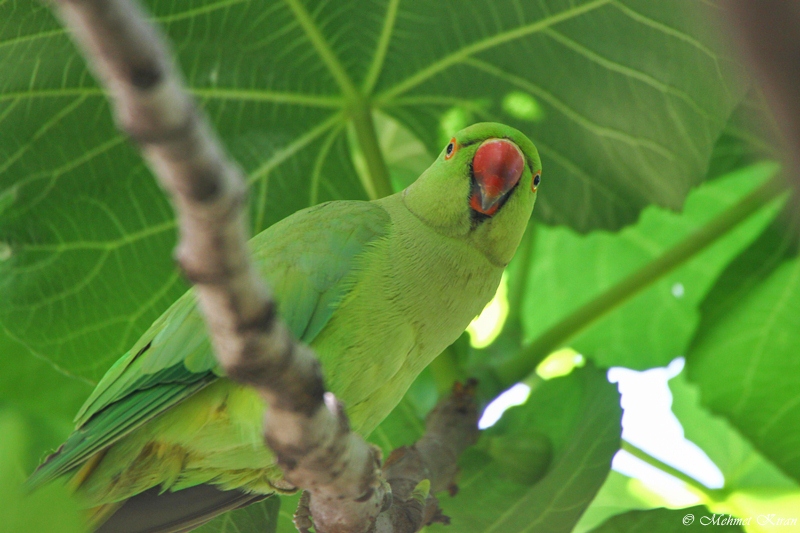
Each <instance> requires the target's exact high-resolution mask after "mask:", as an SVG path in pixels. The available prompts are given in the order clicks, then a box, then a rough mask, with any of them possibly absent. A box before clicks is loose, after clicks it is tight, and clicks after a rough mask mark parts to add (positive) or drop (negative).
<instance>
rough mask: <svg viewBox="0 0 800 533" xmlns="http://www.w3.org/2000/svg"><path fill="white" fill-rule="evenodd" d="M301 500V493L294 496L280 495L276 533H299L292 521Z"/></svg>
mask: <svg viewBox="0 0 800 533" xmlns="http://www.w3.org/2000/svg"><path fill="white" fill-rule="evenodd" d="M299 501H300V493H299V492H298V493H297V494H295V495H294V496H281V497H280V502H281V505H280V511H279V512H278V524H277V529H276V530H275V531H276V533H297V528H296V527H294V522H293V521H292V519H293V517H294V512H295V510H296V509H297V503H298V502H299Z"/></svg>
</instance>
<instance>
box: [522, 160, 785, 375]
mask: <svg viewBox="0 0 800 533" xmlns="http://www.w3.org/2000/svg"><path fill="white" fill-rule="evenodd" d="M776 169H777V167H776V165H775V164H772V163H762V164H758V165H754V166H751V167H747V168H745V169H742V170H739V171H737V172H735V173H732V174H730V175H728V176H726V177H725V178H720V179H718V180H715V181H714V182H710V183H707V184H704V185H702V186H701V187H699V188H698V189H697V190H695V191H693V192H692V194H691V195H690V196H689V198H688V200H687V202H686V206H685V207H684V210H683V213H681V214H676V213H671V212H668V211H665V210H664V209H660V208H657V207H649V208H648V209H646V210H645V211H644V212H643V213H642V216H641V219H640V220H639V222H637V223H636V225H634V226H631V227H628V228H626V229H624V230H622V231H621V232H619V233H617V234H608V233H604V232H596V233H592V234H590V235H586V236H580V235H577V234H575V233H574V232H572V231H570V230H568V229H566V228H547V227H543V226H539V227H538V233H537V235H536V237H535V241H534V242H535V244H534V246H535V251H534V253H533V258H532V260H531V267H530V269H529V270H528V278H529V279H528V281H527V292H526V298H525V299H524V301H523V302H522V305H523V308H522V312H521V317H522V322H523V326H524V328H525V334H526V337H527V338H528V339H532V338H535V337H536V336H537V335H538V334H540V333H541V332H543V331H545V330H546V329H547V328H548V327H550V326H551V325H553V324H554V323H556V322H558V321H559V320H561V319H563V318H564V317H565V316H568V315H569V314H570V313H573V312H575V311H576V310H577V309H579V308H580V307H581V306H582V305H584V304H585V303H586V302H588V301H591V300H592V299H593V298H595V297H596V296H597V295H598V294H601V293H602V292H604V291H605V290H607V289H608V288H609V287H611V286H613V285H614V284H615V283H617V282H619V281H621V280H622V279H624V278H625V277H626V276H628V275H630V274H631V273H633V272H635V271H636V270H637V269H638V268H640V267H641V266H642V265H644V264H646V263H647V262H649V261H651V260H653V259H655V258H657V257H659V256H660V255H661V254H663V253H664V252H665V251H666V250H667V249H669V248H670V247H671V246H674V245H675V244H677V243H678V242H680V241H681V240H683V239H685V238H687V237H689V236H690V235H692V233H693V232H694V231H696V230H697V229H699V228H700V227H702V226H703V225H704V224H706V223H707V222H709V221H710V220H711V219H712V218H714V217H715V216H716V215H718V214H719V213H720V212H722V211H723V210H725V209H726V208H728V207H730V206H732V205H733V204H735V203H736V202H737V201H738V200H740V199H741V198H742V197H743V196H745V195H746V194H748V193H749V192H751V191H752V190H753V189H755V188H756V187H757V186H759V185H760V184H761V183H762V182H763V181H764V180H765V179H766V178H767V177H769V176H771V175H773V174H774V173H775V172H776ZM776 209H777V208H775V207H771V208H768V209H762V210H761V211H760V212H759V213H757V214H756V215H753V216H751V217H750V219H748V220H747V221H745V222H744V223H742V224H740V225H739V226H738V227H736V228H733V229H731V231H730V232H729V233H728V234H727V235H725V237H723V238H721V239H719V240H718V241H717V242H716V243H714V244H713V245H711V246H710V247H709V248H707V249H706V250H705V251H703V252H701V253H699V254H698V255H697V256H695V257H694V258H692V259H691V260H690V261H688V262H687V263H685V264H684V265H683V266H681V267H679V268H677V269H676V270H674V271H673V272H671V273H669V274H667V275H666V276H664V277H663V278H662V279H661V280H660V281H658V282H657V283H654V284H652V285H651V286H650V287H649V288H647V289H646V290H644V291H642V292H641V293H640V294H638V295H637V296H636V297H634V298H633V299H631V300H630V301H628V302H626V303H624V304H623V305H621V306H620V307H618V308H617V309H615V310H613V311H612V312H611V313H609V314H608V315H607V316H606V317H604V318H602V319H600V320H598V321H596V322H595V323H594V324H593V325H592V326H590V327H589V328H588V329H587V330H586V331H584V332H583V333H580V334H579V335H578V336H577V337H575V339H574V340H573V341H572V342H571V343H570V344H571V346H572V347H573V348H575V349H576V350H577V351H578V352H580V353H582V354H584V355H586V356H587V357H589V358H591V359H593V360H594V361H595V362H597V364H599V365H601V366H606V367H608V366H615V365H618V366H625V367H628V368H634V369H646V368H651V367H654V366H664V365H666V364H667V363H669V361H671V360H672V359H674V358H675V357H677V356H679V355H682V354H683V353H684V350H685V349H686V347H687V345H688V343H689V341H690V339H691V337H692V335H693V333H694V330H695V327H696V326H697V323H698V320H699V313H698V309H697V308H698V306H699V305H700V303H701V302H702V301H703V297H704V296H705V294H706V292H707V291H708V290H709V289H710V288H711V286H712V284H713V283H714V280H715V279H716V277H717V276H718V275H719V274H720V272H722V270H723V269H724V268H725V266H726V264H727V263H728V262H729V261H730V260H731V259H732V258H734V257H735V256H736V254H737V253H738V252H739V251H741V250H742V249H743V248H744V247H745V246H747V244H748V243H749V242H750V241H752V240H753V239H755V238H756V237H757V236H758V234H759V233H760V232H761V231H762V230H763V228H764V227H765V226H766V225H767V224H768V223H769V221H770V219H771V218H772V217H773V216H774V215H775V213H776Z"/></svg>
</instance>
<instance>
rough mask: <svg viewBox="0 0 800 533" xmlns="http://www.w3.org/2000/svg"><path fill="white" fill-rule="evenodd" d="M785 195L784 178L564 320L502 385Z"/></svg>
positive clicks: (507, 367)
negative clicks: (775, 199) (778, 197)
mask: <svg viewBox="0 0 800 533" xmlns="http://www.w3.org/2000/svg"><path fill="white" fill-rule="evenodd" d="M784 191H785V181H784V179H783V178H782V177H781V176H776V177H774V178H772V179H771V180H769V181H768V182H767V183H765V184H764V185H762V186H761V187H759V188H758V189H756V190H755V191H753V192H751V193H750V194H748V195H747V196H746V197H744V198H743V199H742V200H740V201H739V202H738V203H737V204H736V205H734V206H732V207H730V208H729V209H727V210H726V211H724V212H723V213H722V214H720V215H719V216H717V217H716V218H714V219H713V220H711V221H710V222H709V223H708V224H706V225H705V226H703V227H702V228H700V229H699V230H697V231H696V232H695V233H693V234H692V235H690V236H689V237H687V238H686V239H684V240H683V241H681V242H679V243H678V244H677V245H675V246H673V247H672V248H670V249H669V250H667V251H666V252H664V253H663V254H662V255H661V256H660V257H658V258H656V259H654V260H653V261H651V262H650V263H648V264H646V265H644V266H643V267H642V268H640V269H639V270H637V271H636V272H634V273H633V274H631V275H630V276H628V277H626V278H624V279H623V280H621V281H620V282H619V283H617V284H616V285H614V286H612V287H611V288H609V289H608V290H607V291H605V292H603V293H601V294H599V295H598V296H597V297H596V298H594V299H593V300H591V301H589V302H587V303H586V304H585V305H583V306H582V307H580V308H578V309H577V310H575V311H574V312H573V313H572V314H570V315H567V316H566V317H564V318H563V319H562V320H560V321H559V322H557V323H556V324H554V325H553V326H551V327H550V328H549V329H548V330H546V331H545V332H543V333H542V334H541V335H539V337H538V338H537V339H536V340H534V341H533V342H532V343H531V344H529V345H528V346H526V347H524V348H523V349H522V350H521V351H520V353H519V355H518V356H517V357H515V358H514V359H511V360H509V361H507V362H506V363H503V364H501V365H500V366H499V367H498V368H497V369H496V370H495V372H496V374H497V376H498V378H499V380H500V382H501V383H502V384H503V385H504V386H506V387H510V386H511V385H513V384H514V383H517V382H518V381H521V380H523V379H525V377H526V376H527V375H528V374H530V373H531V372H532V371H533V370H534V369H535V368H536V366H537V365H538V364H539V363H540V362H541V361H542V360H543V359H544V358H545V357H546V356H547V355H548V354H550V353H551V352H553V351H554V350H556V349H558V348H561V347H563V346H564V344H565V343H566V342H568V341H569V340H570V339H572V338H573V337H575V336H576V335H577V334H579V333H580V332H582V331H583V330H585V329H586V328H587V327H589V326H590V325H592V324H594V323H595V322H597V321H598V320H599V319H601V318H602V317H604V316H605V315H606V314H608V313H609V312H611V311H613V310H614V309H616V308H617V307H619V306H621V305H622V304H624V303H625V302H627V301H628V300H630V299H631V298H632V297H634V296H635V295H636V294H638V293H639V292H640V291H641V290H643V289H645V288H646V287H648V286H649V285H651V284H652V283H654V282H655V281H657V280H659V279H661V278H662V277H664V276H665V275H667V274H669V273H670V272H672V271H673V270H675V269H676V268H677V267H679V266H681V265H682V264H684V263H685V262H686V261H688V260H689V259H691V258H693V257H694V256H696V255H697V254H698V253H700V252H702V251H703V250H705V249H706V248H707V247H708V246H709V245H711V244H712V243H714V242H715V241H716V240H717V239H719V238H720V237H722V236H723V235H725V234H726V233H728V232H729V231H731V230H732V229H733V228H734V227H736V226H737V225H738V224H739V223H741V222H743V221H744V220H745V219H747V218H748V217H749V216H750V215H752V214H753V213H755V212H756V211H758V210H759V209H761V208H762V207H763V206H765V205H766V204H768V203H769V202H770V201H771V200H773V199H774V198H776V197H777V196H778V195H780V194H781V193H782V192H784Z"/></svg>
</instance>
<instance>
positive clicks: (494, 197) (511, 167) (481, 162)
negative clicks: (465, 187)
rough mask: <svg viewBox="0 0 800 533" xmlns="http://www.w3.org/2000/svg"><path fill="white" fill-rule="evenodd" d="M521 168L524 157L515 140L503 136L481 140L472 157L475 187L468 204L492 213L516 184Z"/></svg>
mask: <svg viewBox="0 0 800 533" xmlns="http://www.w3.org/2000/svg"><path fill="white" fill-rule="evenodd" d="M524 168H525V159H524V158H523V157H522V152H521V151H520V149H519V148H517V145H516V144H514V143H513V142H511V141H507V140H505V139H489V140H487V141H484V142H483V144H481V145H480V147H479V148H478V151H477V152H475V157H473V158H472V175H473V177H474V178H475V183H476V184H477V188H476V189H475V190H473V191H472V195H471V196H470V199H469V205H470V207H471V208H472V209H474V210H475V211H477V212H478V213H483V214H484V215H488V216H492V215H494V214H495V213H496V212H497V209H498V208H499V207H500V200H502V199H503V198H504V197H505V195H506V194H507V193H508V192H509V191H510V190H511V189H513V188H514V186H515V185H516V184H517V182H518V181H519V178H520V176H522V170H523V169H524Z"/></svg>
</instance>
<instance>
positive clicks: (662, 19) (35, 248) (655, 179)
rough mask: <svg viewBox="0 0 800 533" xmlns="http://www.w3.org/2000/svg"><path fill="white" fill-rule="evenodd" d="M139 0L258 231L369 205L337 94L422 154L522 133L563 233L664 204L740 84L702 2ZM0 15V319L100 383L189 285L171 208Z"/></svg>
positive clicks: (346, 108) (704, 155)
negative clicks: (470, 136)
mask: <svg viewBox="0 0 800 533" xmlns="http://www.w3.org/2000/svg"><path fill="white" fill-rule="evenodd" d="M148 5H149V8H150V10H151V11H152V13H153V17H154V19H155V20H156V21H158V22H159V23H160V24H161V25H162V26H163V27H164V29H165V30H166V32H167V34H168V35H169V37H170V38H171V39H172V41H173V42H174V49H175V51H176V52H177V55H178V59H179V61H180V64H181V65H182V66H183V70H184V72H185V77H186V80H187V83H188V85H189V86H190V87H191V90H192V91H193V93H194V94H195V96H196V97H197V98H198V100H199V101H200V104H201V106H202V107H203V109H204V110H205V111H206V112H207V114H208V115H209V117H210V118H211V120H212V122H213V123H214V126H215V127H216V128H217V129H218V130H219V132H220V134H221V137H222V139H223V140H224V142H225V144H226V145H227V147H228V148H229V150H230V151H231V152H232V154H233V155H234V156H235V157H236V158H237V159H238V161H239V162H240V163H241V165H242V167H243V168H244V170H245V171H246V172H247V174H248V176H249V178H250V181H251V184H252V195H251V197H252V214H253V221H254V222H253V225H254V229H255V230H260V229H263V228H264V227H266V226H268V225H269V224H271V223H273V222H274V221H276V220H278V219H280V218H283V217H285V216H286V215H288V214H289V213H291V212H293V211H295V210H297V209H300V208H302V207H305V206H308V205H310V204H313V203H316V202H319V201H323V200H327V199H336V198H366V193H365V192H364V187H363V186H362V181H363V183H367V184H369V181H368V180H361V179H359V173H357V172H356V170H355V169H354V168H353V165H352V163H351V159H352V158H351V152H352V150H351V144H352V143H351V142H350V141H351V138H349V137H348V134H347V132H348V131H351V130H352V129H353V128H352V126H353V125H354V124H355V123H354V122H353V121H352V120H351V116H350V115H349V113H350V112H351V111H353V110H354V109H356V110H357V109H359V106H358V105H355V106H353V105H352V104H353V103H354V102H355V103H358V102H356V100H359V99H358V98H356V97H354V96H353V94H355V92H359V91H360V92H362V93H363V94H364V95H369V96H370V98H371V100H370V101H371V105H373V108H375V109H379V110H383V111H385V112H386V113H388V114H390V115H392V116H394V117H396V118H397V119H399V120H400V121H401V122H402V123H404V124H405V125H407V126H408V127H409V128H411V130H413V131H414V133H415V134H416V135H417V136H418V137H419V138H420V139H421V140H422V141H423V143H424V145H425V146H426V148H427V150H428V151H429V152H430V153H437V152H438V151H439V150H440V145H439V142H440V141H439V139H440V136H441V135H442V133H447V134H448V135H449V133H450V132H449V131H444V132H443V131H440V130H441V129H442V128H444V129H445V130H447V129H448V128H449V129H452V127H455V126H457V125H458V122H459V120H461V119H463V118H464V113H466V112H469V113H472V114H473V118H474V119H482V118H496V119H498V120H502V121H505V122H509V123H511V124H514V125H516V126H518V127H520V128H522V129H523V130H524V131H525V132H527V133H528V134H529V135H530V136H531V137H532V138H533V139H534V140H535V141H536V142H537V143H538V145H539V147H540V149H541V151H542V155H543V158H544V161H545V177H546V179H547V182H546V183H547V185H546V186H543V188H542V194H541V197H540V200H539V206H538V208H537V213H538V216H540V217H541V218H543V219H545V220H548V221H551V222H564V223H568V224H571V225H572V226H574V227H576V228H579V229H581V230H587V229H591V228H594V227H608V228H616V227H619V226H620V225H622V224H625V223H628V222H630V221H632V220H634V218H635V217H636V214H637V213H638V211H639V210H640V209H641V208H642V207H643V206H645V205H646V204H648V203H649V202H657V203H659V204H661V205H665V206H669V207H673V208H675V207H679V206H680V205H681V203H682V200H683V197H684V196H685V194H686V192H687V191H688V189H689V187H690V186H692V185H694V184H696V183H697V182H698V181H699V180H701V179H702V177H703V176H704V173H705V169H706V166H707V164H708V156H709V154H710V151H711V148H712V146H713V144H714V142H715V140H716V138H717V137H718V135H719V133H720V131H722V128H723V127H724V125H725V123H726V120H727V117H728V116H729V114H730V113H731V111H732V109H733V108H734V106H735V105H736V103H737V102H738V101H739V100H740V99H741V96H742V94H743V90H742V89H741V88H740V87H738V86H736V85H735V84H731V83H729V81H728V80H729V79H732V78H735V76H729V73H730V71H731V67H732V63H731V62H730V61H729V60H728V59H726V57H725V53H724V48H723V47H721V46H720V45H719V44H718V40H717V37H716V35H715V31H712V30H713V27H714V26H715V22H714V20H715V19H713V18H709V17H710V15H709V14H708V13H707V11H706V10H707V6H706V5H705V4H704V3H703V2H700V1H688V0H685V1H682V2H681V3H680V5H676V4H675V3H672V2H671V3H653V2H647V1H644V0H640V1H634V0H630V1H629V0H626V1H621V0H591V1H588V0H583V1H579V2H573V1H567V0H548V1H544V2H524V3H521V2H516V1H513V0H503V1H495V2H482V1H478V0H470V1H468V2H467V1H459V2H455V1H454V0H449V1H443V2H426V1H422V0H406V1H404V2H400V1H399V0H383V1H375V2H372V3H370V4H369V6H368V7H363V6H359V5H357V4H354V3H345V2H308V3H303V2H301V1H300V0H287V1H286V2H279V1H267V0H262V1H258V0H250V1H248V0H158V1H156V0H152V1H150V2H148ZM0 20H2V21H3V23H2V25H0V80H2V81H0V121H2V125H3V127H2V128H0V302H2V304H1V305H0V327H1V328H3V330H5V332H6V334H7V335H8V336H9V337H10V338H11V339H13V340H14V341H15V342H17V343H20V344H21V345H23V346H24V347H25V349H26V350H27V351H28V353H29V354H30V355H35V356H41V357H45V358H47V359H48V360H49V361H50V362H52V363H53V364H55V365H56V366H58V367H59V368H60V369H62V370H63V371H65V372H68V373H70V374H74V375H77V376H80V377H84V378H88V379H90V380H96V379H97V378H98V377H99V376H100V375H101V374H102V373H103V371H104V370H105V369H106V368H107V367H108V366H109V364H110V363H111V362H112V361H113V360H114V359H115V358H117V357H118V356H119V355H121V354H122V353H123V352H124V351H125V350H126V349H127V348H128V347H129V346H130V345H131V344H132V343H133V341H135V339H136V338H137V336H138V335H139V334H140V333H141V332H142V331H143V330H144V329H145V328H146V327H147V326H148V325H149V324H150V323H151V321H152V320H153V319H154V318H155V317H157V316H158V315H159V313H161V312H162V311H163V310H164V309H165V308H166V307H167V306H168V305H169V304H170V303H171V302H172V301H174V300H175V298H176V297H177V296H178V295H179V294H181V292H182V291H184V290H185V285H184V284H183V282H181V280H180V279H179V276H178V275H177V274H176V272H175V270H174V267H173V265H172V261H171V259H170V250H171V248H172V246H173V244H174V231H175V228H174V222H173V217H172V213H171V211H170V209H169V207H168V205H167V202H166V200H165V199H164V197H163V194H162V192H161V191H160V190H159V189H158V187H157V186H156V185H155V183H154V181H153V180H152V179H151V178H150V176H149V172H148V171H147V169H146V168H145V167H144V165H143V164H142V162H141V160H140V159H139V157H138V155H137V154H136V153H135V150H134V149H133V148H132V147H130V146H129V145H128V144H127V143H126V142H125V141H124V139H123V138H122V137H121V136H119V135H118V134H116V133H115V131H114V128H113V124H112V121H111V118H110V113H109V110H108V105H107V103H106V99H105V97H104V95H103V94H102V92H101V91H100V90H99V89H98V88H97V86H96V84H95V83H94V81H93V80H92V77H91V75H90V74H89V73H88V71H87V69H86V67H85V66H84V62H83V60H82V59H81V58H80V57H79V56H78V55H77V54H76V52H75V51H74V48H73V46H72V45H71V44H70V42H69V39H68V36H67V34H66V33H65V31H64V30H63V29H62V28H60V27H59V25H58V23H57V22H56V20H55V19H54V18H53V16H52V14H51V13H50V11H49V10H48V9H47V8H46V7H45V5H44V4H41V3H39V2H4V3H2V4H0ZM610 36H613V38H609V37H610ZM354 91H355V92H354ZM367 100H368V99H367V98H365V99H364V100H363V101H361V104H364V102H365V101H367ZM632 104H633V105H632ZM465 110H466V111H465ZM353 116H355V115H353ZM361 116H362V119H363V117H368V116H369V115H368V114H362V115H361ZM459 117H460V118H459ZM467 118H469V117H467ZM444 119H446V120H444ZM442 120H444V123H445V126H441V124H442ZM358 124H359V125H360V128H355V129H356V130H358V131H361V132H362V133H363V131H364V120H360V121H359V122H358ZM440 126H441V127H440ZM367 129H369V127H368V125H367ZM355 137H358V135H356V136H355ZM373 155H374V154H373ZM368 159H369V160H370V161H374V160H375V158H374V157H368ZM389 159H392V158H391V157H389ZM367 167H369V165H367ZM402 181H403V180H402V179H400V180H399V182H402Z"/></svg>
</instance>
